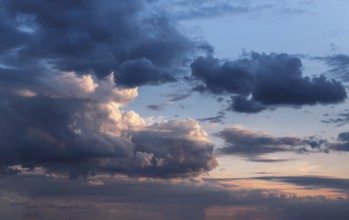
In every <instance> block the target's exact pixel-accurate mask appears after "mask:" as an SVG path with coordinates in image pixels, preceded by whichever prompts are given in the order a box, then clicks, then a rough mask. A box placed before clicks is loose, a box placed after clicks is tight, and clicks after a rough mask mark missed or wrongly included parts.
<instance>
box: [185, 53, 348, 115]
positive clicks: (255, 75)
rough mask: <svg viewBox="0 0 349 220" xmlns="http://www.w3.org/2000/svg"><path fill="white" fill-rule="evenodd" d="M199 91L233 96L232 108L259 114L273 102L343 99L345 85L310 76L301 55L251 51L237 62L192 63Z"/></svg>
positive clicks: (209, 59) (208, 59) (205, 59)
mask: <svg viewBox="0 0 349 220" xmlns="http://www.w3.org/2000/svg"><path fill="white" fill-rule="evenodd" d="M191 68H192V77H193V78H194V79H197V80H199V81H200V82H201V85H199V86H197V88H196V90H198V91H200V92H210V93H214V94H228V95H232V105H231V109H232V110H234V111H237V112H246V113H256V112H260V111H262V110H264V109H266V108H267V107H268V106H272V105H298V106H299V105H315V104H318V103H319V104H330V103H338V102H341V101H343V100H344V99H345V98H346V97H347V95H346V91H345V88H344V86H343V85H342V84H341V83H340V82H338V81H335V80H328V79H326V78H325V77H324V76H322V75H321V76H319V77H312V78H311V77H306V76H303V74H302V69H301V68H302V63H301V60H300V59H299V58H296V57H292V56H290V55H287V54H258V53H254V52H253V53H251V54H250V55H248V56H245V57H243V58H241V59H238V60H236V61H227V62H221V61H220V60H218V59H216V58H214V57H213V56H207V57H199V58H197V59H196V60H194V62H193V63H192V65H191Z"/></svg>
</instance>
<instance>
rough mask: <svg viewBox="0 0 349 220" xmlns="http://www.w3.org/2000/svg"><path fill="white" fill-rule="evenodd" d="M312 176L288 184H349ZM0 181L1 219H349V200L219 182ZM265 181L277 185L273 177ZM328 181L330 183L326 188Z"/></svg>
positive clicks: (27, 177) (18, 178) (32, 178)
mask: <svg viewBox="0 0 349 220" xmlns="http://www.w3.org/2000/svg"><path fill="white" fill-rule="evenodd" d="M307 178H308V177H296V178H293V177H285V180H287V181H289V180H290V181H295V182H297V184H298V183H301V185H302V186H303V185H304V186H305V187H306V185H307V183H309V186H314V185H318V186H319V187H320V188H322V187H321V186H324V187H327V186H331V187H335V186H340V187H339V188H341V187H345V185H346V184H347V183H345V184H344V185H343V184H337V182H338V181H337V180H336V179H333V180H334V182H333V183H331V182H330V180H329V182H327V180H325V178H311V180H309V179H307ZM302 179H304V180H305V181H303V180H302ZM329 179H330V178H329ZM0 180H1V181H0V186H1V189H2V191H1V197H0V198H1V199H0V204H1V206H0V210H1V211H0V217H1V218H4V219H13V220H17V219H18V220H22V219H25V220H27V219H30V218H29V217H30V216H32V217H36V218H38V217H42V218H56V219H61V218H67V217H68V218H69V217H70V218H72V219H74V218H84V219H87V220H89V219H95V218H103V219H107V220H109V219H115V218H124V219H140V218H156V219H232V218H238V219H242V220H248V219H256V218H263V219H275V220H276V219H279V220H291V219H295V218H296V219H299V220H305V219H320V220H330V219H333V218H336V219H346V218H347V217H349V213H348V210H347V207H348V199H347V198H345V197H342V198H333V199H327V198H324V197H306V198H302V197H297V196H289V195H287V194H283V193H282V192H275V191H263V190H241V189H232V190H228V189H226V188H225V187H221V186H220V185H219V182H223V183H224V179H223V180H207V182H204V183H201V184H195V183H190V182H185V183H170V182H159V181H146V180H143V181H136V180H134V179H128V178H122V177H118V178H103V177H100V178H98V179H95V180H94V181H95V182H98V181H97V180H99V181H100V182H101V183H100V184H93V181H92V179H91V180H90V183H89V182H87V181H81V180H75V181H69V180H68V181H67V180H63V179H59V178H49V177H44V176H39V175H35V176H34V175H19V176H12V177H6V178H3V177H0ZM228 180H229V179H228ZM265 180H267V181H274V179H273V178H272V177H271V178H270V179H268V178H266V179H265ZM229 181H231V180H229ZM306 182H307V183H306ZM314 182H315V183H314ZM319 182H320V184H318V183H319ZM324 182H325V183H326V184H322V183H324ZM303 183H304V184H303ZM320 185H321V186H320ZM14 210H16V211H14ZM129 210H137V212H135V211H131V212H130V211H129ZM169 213H170V215H169Z"/></svg>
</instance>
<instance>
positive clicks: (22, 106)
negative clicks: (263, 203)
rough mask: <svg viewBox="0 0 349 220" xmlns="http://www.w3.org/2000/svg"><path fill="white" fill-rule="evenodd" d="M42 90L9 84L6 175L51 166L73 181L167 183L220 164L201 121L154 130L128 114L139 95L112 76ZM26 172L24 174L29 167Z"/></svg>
mask: <svg viewBox="0 0 349 220" xmlns="http://www.w3.org/2000/svg"><path fill="white" fill-rule="evenodd" d="M45 79H46V80H45V81H44V82H39V81H38V82H36V84H37V85H38V86H37V90H29V89H27V90H24V89H22V90H21V88H22V87H18V88H17V87H9V86H3V87H2V90H3V93H2V94H1V95H0V115H2V118H3V119H2V120H1V122H0V131H1V132H0V149H1V152H2V154H1V155H0V161H1V163H0V167H1V169H0V171H1V172H2V173H3V174H15V173H17V172H20V169H15V168H14V167H15V166H20V167H22V168H26V169H34V168H36V167H43V168H44V169H45V170H46V171H47V172H48V173H52V172H53V173H61V174H68V175H70V177H78V176H88V175H95V174H98V173H123V174H126V175H132V176H153V177H160V178H168V177H186V176H195V175H199V174H201V173H203V172H207V171H209V170H211V169H213V168H214V167H215V166H216V165H217V163H216V160H215V158H214V157H213V155H212V151H213V145H212V143H211V142H209V141H208V139H207V137H206V134H205V133H204V132H203V131H202V130H201V129H200V126H199V125H198V123H197V122H196V121H193V120H184V121H168V122H163V123H159V124H154V125H146V124H145V123H144V121H143V119H142V118H140V116H139V115H138V114H137V113H135V112H133V111H123V110H121V109H120V107H121V106H125V105H127V104H128V103H129V102H130V101H132V100H133V99H134V98H135V97H136V96H137V89H118V88H116V87H115V83H114V81H113V80H114V79H113V77H112V76H110V77H108V78H106V79H103V80H98V79H96V78H93V77H92V76H91V75H84V76H78V75H75V74H74V73H60V74H57V75H54V76H50V77H47V78H45ZM22 168H21V169H22Z"/></svg>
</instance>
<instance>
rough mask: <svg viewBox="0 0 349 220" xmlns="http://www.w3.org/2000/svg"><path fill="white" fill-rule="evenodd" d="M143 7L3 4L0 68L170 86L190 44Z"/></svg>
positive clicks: (140, 3)
mask: <svg viewBox="0 0 349 220" xmlns="http://www.w3.org/2000/svg"><path fill="white" fill-rule="evenodd" d="M148 6H149V4H148V3H147V2H146V1H144V0H135V1H128V2H119V1H118V2H115V1H110V0H103V1H96V0H88V1H74V2H67V1H66V2H63V3H62V2H61V1H50V2H47V1H43V0H35V1H30V2H27V1H23V0H14V1H12V0H11V1H9V0H3V1H2V7H1V9H0V17H1V18H3V19H1V22H0V29H1V30H2V31H1V33H3V34H2V36H1V38H0V42H1V45H2V46H1V48H0V64H2V65H5V66H10V67H13V68H14V69H16V70H18V71H22V72H27V71H28V69H29V68H30V67H31V66H33V65H37V66H43V67H51V68H53V69H55V70H60V71H75V72H77V73H81V74H86V73H94V74H96V75H97V76H98V77H101V78H102V77H105V76H107V75H109V74H110V73H111V72H114V73H115V75H116V79H117V81H118V83H119V84H120V85H122V86H125V87H134V86H140V85H145V84H151V85H153V84H159V83H164V82H173V81H175V78H176V76H175V75H176V73H179V71H178V69H179V67H181V66H183V65H184V63H185V60H186V59H187V58H186V57H187V55H189V54H190V53H191V52H192V50H193V49H194V43H193V42H192V41H190V40H189V39H187V38H186V37H184V36H183V35H182V34H180V33H179V31H177V29H176V27H175V25H174V24H173V22H171V21H170V20H169V19H168V18H166V16H165V15H164V14H161V13H152V12H151V11H152V10H148V9H149V7H148ZM10 51H11V53H8V52H10ZM23 64H29V65H23ZM22 77H24V76H22Z"/></svg>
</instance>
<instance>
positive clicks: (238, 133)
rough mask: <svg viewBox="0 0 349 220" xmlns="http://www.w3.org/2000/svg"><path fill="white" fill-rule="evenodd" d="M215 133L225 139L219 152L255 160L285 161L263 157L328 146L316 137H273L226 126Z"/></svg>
mask: <svg viewBox="0 0 349 220" xmlns="http://www.w3.org/2000/svg"><path fill="white" fill-rule="evenodd" d="M215 135H216V136H217V137H220V138H222V139H223V140H224V141H225V146H224V147H223V148H219V149H217V151H218V152H219V153H222V154H234V155H240V156H243V157H246V158H248V159H249V160H251V161H254V162H283V161H285V160H284V159H281V160H269V159H265V158H262V157H261V156H263V155H265V154H269V153H276V152H285V151H291V152H308V151H312V150H315V151H321V150H326V149H327V147H328V146H327V144H328V142H327V141H326V140H322V139H317V138H315V137H308V138H298V137H289V136H288V137H272V136H269V135H265V134H261V133H257V132H254V131H251V130H247V129H240V128H225V129H224V130H222V131H221V132H219V133H216V134H215Z"/></svg>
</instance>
